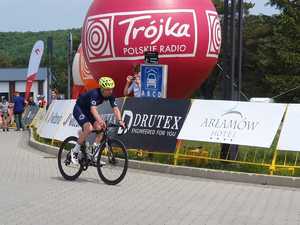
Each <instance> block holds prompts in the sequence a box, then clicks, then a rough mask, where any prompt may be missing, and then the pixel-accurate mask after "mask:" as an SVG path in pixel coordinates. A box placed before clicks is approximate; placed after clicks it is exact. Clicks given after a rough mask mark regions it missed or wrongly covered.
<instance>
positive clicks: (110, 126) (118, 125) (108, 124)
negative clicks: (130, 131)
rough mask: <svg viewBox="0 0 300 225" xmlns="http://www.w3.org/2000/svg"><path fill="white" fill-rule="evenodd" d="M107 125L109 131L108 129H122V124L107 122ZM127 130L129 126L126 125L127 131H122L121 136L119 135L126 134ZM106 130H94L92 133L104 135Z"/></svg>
mask: <svg viewBox="0 0 300 225" xmlns="http://www.w3.org/2000/svg"><path fill="white" fill-rule="evenodd" d="M105 123H106V130H108V128H113V127H114V128H120V127H121V126H120V124H115V123H108V122H107V121H105ZM126 129H127V125H126V124H125V129H123V130H122V133H121V134H118V135H123V134H124V133H125V131H126ZM104 131H105V130H100V131H99V130H93V131H92V133H102V132H104Z"/></svg>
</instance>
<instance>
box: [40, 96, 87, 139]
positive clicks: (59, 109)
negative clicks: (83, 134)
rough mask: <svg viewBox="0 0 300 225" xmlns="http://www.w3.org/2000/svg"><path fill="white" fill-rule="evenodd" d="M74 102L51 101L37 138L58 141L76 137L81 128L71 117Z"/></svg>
mask: <svg viewBox="0 0 300 225" xmlns="http://www.w3.org/2000/svg"><path fill="white" fill-rule="evenodd" d="M75 102H76V100H57V101H53V102H52V104H51V105H50V107H49V109H48V111H47V114H46V117H45V119H44V120H43V122H42V123H41V125H40V126H39V127H38V130H37V133H38V134H39V136H41V137H44V138H48V139H54V140H60V141H63V140H64V139H65V138H67V137H69V136H78V131H79V130H80V129H81V128H80V127H79V126H78V124H77V122H76V121H75V119H74V118H73V115H72V114H73V108H74V105H75Z"/></svg>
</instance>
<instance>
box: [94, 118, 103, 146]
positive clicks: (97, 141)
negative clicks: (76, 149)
mask: <svg viewBox="0 0 300 225" xmlns="http://www.w3.org/2000/svg"><path fill="white" fill-rule="evenodd" d="M93 127H94V129H95V130H98V131H101V130H103V129H104V127H103V126H101V124H100V123H98V122H97V121H95V122H94V125H93ZM102 138H103V133H99V134H97V135H96V138H95V144H96V145H99V144H100V143H101V141H102Z"/></svg>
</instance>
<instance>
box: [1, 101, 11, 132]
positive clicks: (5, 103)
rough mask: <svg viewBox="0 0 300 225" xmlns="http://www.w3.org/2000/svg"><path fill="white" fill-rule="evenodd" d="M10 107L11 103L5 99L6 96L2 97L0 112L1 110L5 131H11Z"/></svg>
mask: <svg viewBox="0 0 300 225" xmlns="http://www.w3.org/2000/svg"><path fill="white" fill-rule="evenodd" d="M8 107H9V103H8V101H7V100H6V99H5V97H2V101H1V102H0V112H1V117H2V130H3V131H9V130H8V119H9V116H8Z"/></svg>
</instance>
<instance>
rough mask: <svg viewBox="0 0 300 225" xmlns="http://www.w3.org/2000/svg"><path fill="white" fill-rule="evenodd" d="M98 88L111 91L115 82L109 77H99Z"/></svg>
mask: <svg viewBox="0 0 300 225" xmlns="http://www.w3.org/2000/svg"><path fill="white" fill-rule="evenodd" d="M99 86H100V88H103V89H113V88H114V87H115V82H114V80H113V79H112V78H110V77H101V78H100V79H99Z"/></svg>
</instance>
